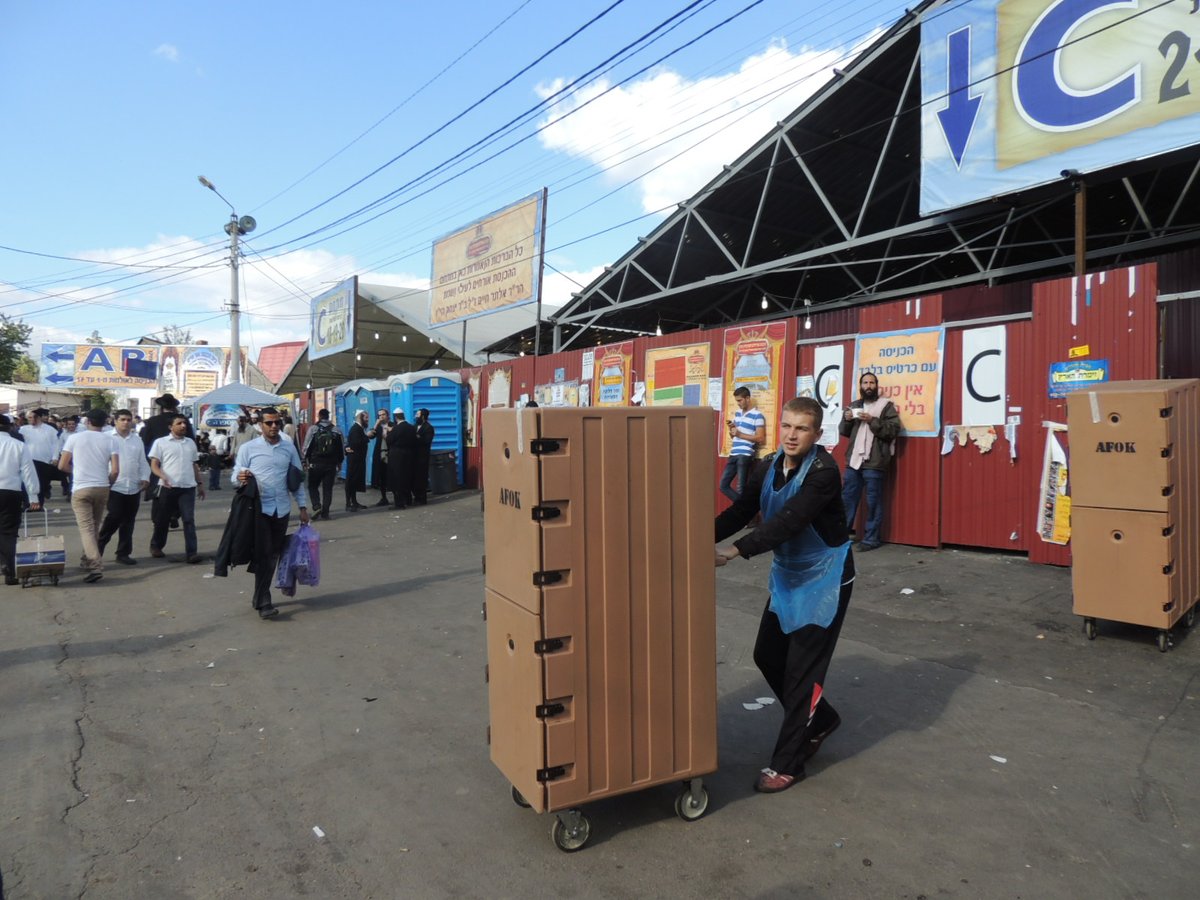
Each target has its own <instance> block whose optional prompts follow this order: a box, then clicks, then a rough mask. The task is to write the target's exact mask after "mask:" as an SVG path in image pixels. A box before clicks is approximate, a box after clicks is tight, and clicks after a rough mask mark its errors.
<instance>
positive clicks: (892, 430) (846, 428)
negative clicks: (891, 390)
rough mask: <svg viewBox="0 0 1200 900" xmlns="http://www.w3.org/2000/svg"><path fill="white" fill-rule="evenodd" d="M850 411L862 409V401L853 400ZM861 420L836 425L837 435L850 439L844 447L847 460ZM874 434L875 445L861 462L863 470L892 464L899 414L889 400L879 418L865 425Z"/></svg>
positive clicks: (843, 421) (844, 421) (882, 467)
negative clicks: (893, 444) (893, 443)
mask: <svg viewBox="0 0 1200 900" xmlns="http://www.w3.org/2000/svg"><path fill="white" fill-rule="evenodd" d="M850 408H851V409H862V408H863V401H862V400H861V399H858V400H855V401H854V402H853V403H851V404H850ZM862 425H863V421H862V419H850V420H849V421H847V420H846V419H843V420H842V421H841V422H840V423H838V433H839V434H841V436H842V437H844V438H849V439H850V444H849V446H847V447H846V458H847V459H849V457H850V452H851V451H852V450H853V449H854V441H855V439H856V438H857V437H858V429H860V428H862ZM867 427H868V428H870V429H871V431H872V432H874V434H875V443H873V444H872V445H871V452H870V454H868V455H867V458H866V459H865V460H863V464H862V467H863V468H864V469H886V468H887V467H888V466H889V465H891V463H892V446H891V445H892V442H893V441H895V440H896V438H898V437H899V436H900V430H901V429H900V412H899V410H897V409H896V404H895V403H892V402H891V401H890V400H889V401H888V402H887V405H886V406H884V407H883V412H882V413H880V415H879V418H878V419H876V420H875V421H874V422H871V423H869V424H868V425H867Z"/></svg>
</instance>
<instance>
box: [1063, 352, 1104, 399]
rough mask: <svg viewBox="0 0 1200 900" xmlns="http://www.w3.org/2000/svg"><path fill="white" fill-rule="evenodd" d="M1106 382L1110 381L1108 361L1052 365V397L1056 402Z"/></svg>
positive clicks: (1081, 360) (1077, 361) (1079, 360)
mask: <svg viewBox="0 0 1200 900" xmlns="http://www.w3.org/2000/svg"><path fill="white" fill-rule="evenodd" d="M1105 381H1108V360H1107V359H1095V360H1089V359H1077V360H1075V361H1073V362H1057V363H1051V364H1050V396H1051V397H1052V398H1054V399H1056V400H1061V399H1062V398H1063V397H1065V396H1067V394H1070V393H1071V392H1073V391H1079V390H1083V389H1084V388H1089V387H1091V386H1092V385H1094V384H1101V383H1102V382H1105Z"/></svg>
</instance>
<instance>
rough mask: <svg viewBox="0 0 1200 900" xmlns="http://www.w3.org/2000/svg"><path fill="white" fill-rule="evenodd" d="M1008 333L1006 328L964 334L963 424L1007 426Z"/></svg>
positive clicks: (996, 327)
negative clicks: (1006, 377) (1006, 376)
mask: <svg viewBox="0 0 1200 900" xmlns="http://www.w3.org/2000/svg"><path fill="white" fill-rule="evenodd" d="M1006 335H1007V330H1006V329H1005V327H1004V326H1003V325H993V326H991V327H990V328H971V329H968V330H966V331H964V332H963V333H962V350H963V354H962V358H963V368H962V419H961V420H960V422H959V424H960V425H966V426H974V425H1003V424H1005V418H1006V416H1007V409H1006V406H1005V398H1006V397H1007V392H1006V382H1005V375H1006V370H1007V368H1008V357H1007V341H1006Z"/></svg>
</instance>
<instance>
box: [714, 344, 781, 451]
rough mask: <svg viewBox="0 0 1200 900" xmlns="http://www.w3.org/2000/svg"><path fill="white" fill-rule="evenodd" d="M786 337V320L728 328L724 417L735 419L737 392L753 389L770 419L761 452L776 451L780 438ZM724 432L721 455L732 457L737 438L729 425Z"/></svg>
mask: <svg viewBox="0 0 1200 900" xmlns="http://www.w3.org/2000/svg"><path fill="white" fill-rule="evenodd" d="M786 338H787V325H786V324H785V323H783V322H771V323H769V324H766V325H750V326H747V327H740V328H727V329H726V330H725V340H724V347H725V356H724V366H723V369H722V381H723V386H724V396H723V397H722V398H721V400H722V406H721V419H722V421H731V420H732V419H733V416H734V413H736V412H737V411H738V406H737V403H735V402H734V399H733V392H734V391H735V390H737V389H738V388H740V387H745V388H749V389H750V398H751V400H753V401H754V406H755V408H757V409H758V410H759V411H760V412H761V413H762V414H763V416H764V417H765V418H766V420H767V439H766V441H765V442H764V443H763V445H762V446H761V447H759V448H758V452H759V455H762V454H765V453H770V452H772V451H773V450H774V449H775V447H776V442H777V440H778V429H779V391H780V385H781V379H782V377H783V344H784V340H785V339H786ZM720 434H721V448H720V455H721V456H728V455H729V449H730V445H731V444H732V442H733V439H732V438H731V437H730V436H729V429H728V428H721V429H720Z"/></svg>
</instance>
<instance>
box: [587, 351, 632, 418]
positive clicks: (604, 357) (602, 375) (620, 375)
mask: <svg viewBox="0 0 1200 900" xmlns="http://www.w3.org/2000/svg"><path fill="white" fill-rule="evenodd" d="M632 371H633V341H625V342H624V343H621V344H612V345H611V346H608V347H597V348H596V366H595V374H594V375H593V377H592V381H593V383H594V384H595V385H596V386H595V388H593V391H594V393H595V396H594V397H593V405H595V406H628V405H629V386H630V383H631V381H630V377H631V375H632Z"/></svg>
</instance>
